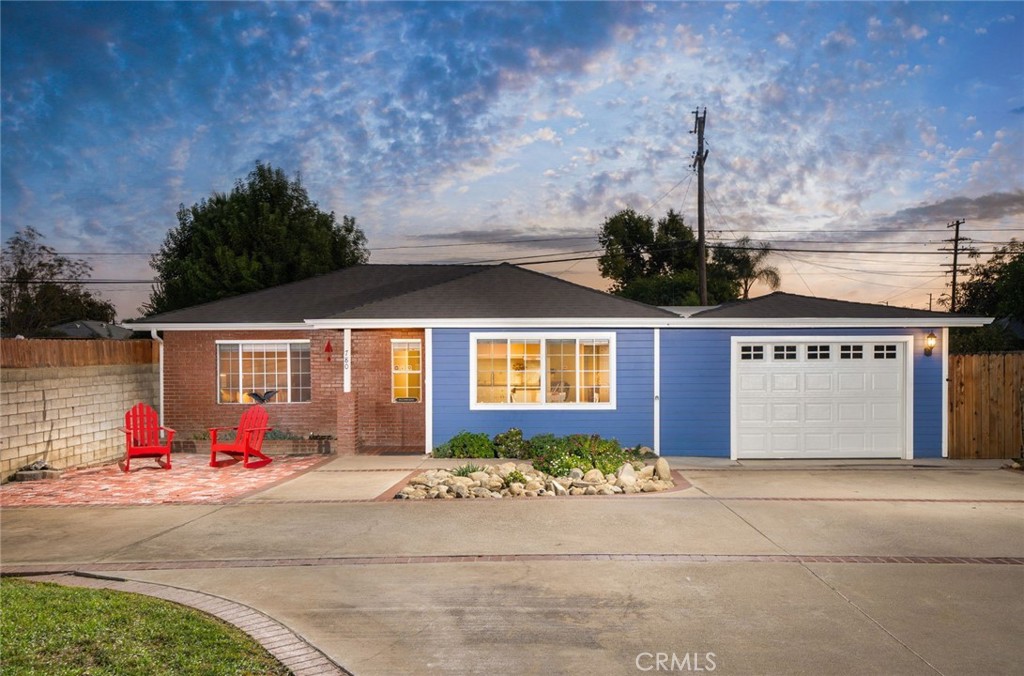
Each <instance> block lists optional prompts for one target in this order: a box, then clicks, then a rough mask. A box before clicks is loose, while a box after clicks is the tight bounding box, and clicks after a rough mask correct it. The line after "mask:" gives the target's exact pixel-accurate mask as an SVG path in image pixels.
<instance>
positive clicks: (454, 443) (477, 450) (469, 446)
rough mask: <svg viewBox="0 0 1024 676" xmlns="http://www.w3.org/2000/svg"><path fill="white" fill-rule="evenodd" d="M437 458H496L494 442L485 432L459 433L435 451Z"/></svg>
mask: <svg viewBox="0 0 1024 676" xmlns="http://www.w3.org/2000/svg"><path fill="white" fill-rule="evenodd" d="M434 457H435V458H494V457H497V456H496V455H495V449H494V442H492V441H491V438H490V437H489V436H487V435H486V434H484V433H483V432H479V433H473V432H459V433H458V434H456V435H455V436H454V437H452V438H451V439H449V440H448V441H446V442H445V443H443V444H441V445H440V446H438V447H436V448H435V449H434Z"/></svg>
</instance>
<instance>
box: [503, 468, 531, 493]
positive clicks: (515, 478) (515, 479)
mask: <svg viewBox="0 0 1024 676" xmlns="http://www.w3.org/2000/svg"><path fill="white" fill-rule="evenodd" d="M527 481H529V480H528V479H527V478H526V475H525V474H523V473H522V472H520V471H519V470H517V469H514V470H512V471H511V472H509V473H508V474H507V475H506V476H505V488H508V487H509V486H511V485H512V484H523V485H526V482H527Z"/></svg>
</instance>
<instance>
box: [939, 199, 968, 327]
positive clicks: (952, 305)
mask: <svg viewBox="0 0 1024 676" xmlns="http://www.w3.org/2000/svg"><path fill="white" fill-rule="evenodd" d="M964 223H966V221H965V220H964V219H962V218H958V219H957V220H955V221H953V222H952V223H950V224H948V225H947V226H946V227H947V228H954V230H953V239H946V240H943V241H944V242H949V243H950V244H952V245H953V248H952V249H950V248H945V249H940V251H952V252H953V265H952V268H953V288H952V291H950V294H949V311H950V312H956V273H957V270H959V269H960V265H959V263H958V262H957V259H958V258H959V257H960V251H961V248H960V245H961V244H962V243H964V242H970V241H971V238H970V237H960V226H961V225H963V224H964ZM947 265H948V264H947Z"/></svg>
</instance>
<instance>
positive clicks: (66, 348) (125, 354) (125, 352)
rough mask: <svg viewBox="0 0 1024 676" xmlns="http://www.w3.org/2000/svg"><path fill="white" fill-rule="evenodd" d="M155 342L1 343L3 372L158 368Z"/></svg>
mask: <svg viewBox="0 0 1024 676" xmlns="http://www.w3.org/2000/svg"><path fill="white" fill-rule="evenodd" d="M159 355H160V352H159V349H158V345H157V343H156V341H153V340H35V339H32V340H18V339H15V338H4V339H3V340H0V368H43V367H61V366H110V365H118V364H155V363H157V361H158V360H159V358H160V357H159Z"/></svg>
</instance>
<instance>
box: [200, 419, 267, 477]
mask: <svg viewBox="0 0 1024 676" xmlns="http://www.w3.org/2000/svg"><path fill="white" fill-rule="evenodd" d="M272 429H273V428H272V427H267V411H266V409H265V408H263V407H262V406H251V407H249V408H247V409H246V410H245V412H244V413H243V414H242V419H241V420H239V421H238V427H211V428H210V467H224V466H225V465H228V464H230V462H231V461H230V460H220V461H218V460H217V454H218V453H226V454H227V455H230V456H231V457H232V458H235V459H237V458H238V457H239V456H241V458H242V466H243V467H245V468H246V469H256V468H257V467H263V466H264V465H269V464H270V463H271V462H273V460H272V459H271V458H268V457H267V456H265V455H264V454H263V451H262V449H263V437H264V436H266V434H267V432H269V431H270V430H272ZM221 430H235V438H234V439H233V440H232V441H217V432H219V431H221ZM250 456H252V457H255V458H257V459H256V460H250V459H249V458H250Z"/></svg>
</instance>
